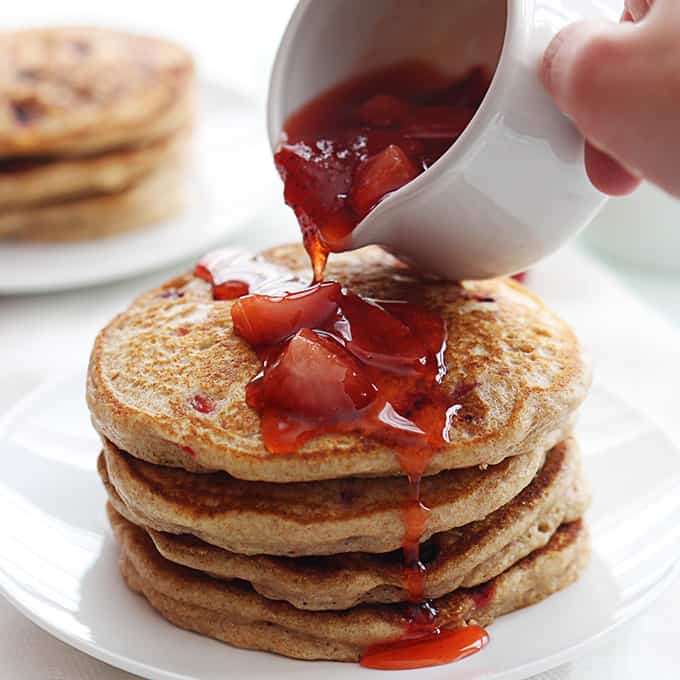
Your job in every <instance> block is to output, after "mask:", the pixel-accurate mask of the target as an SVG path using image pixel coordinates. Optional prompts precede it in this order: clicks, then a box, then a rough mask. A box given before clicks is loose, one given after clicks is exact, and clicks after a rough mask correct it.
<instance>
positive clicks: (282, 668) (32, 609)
mask: <svg viewBox="0 0 680 680" xmlns="http://www.w3.org/2000/svg"><path fill="white" fill-rule="evenodd" d="M84 385H85V378H84V375H82V374H78V375H76V376H74V377H70V378H67V379H63V380H62V381H60V382H57V383H51V384H47V385H45V386H44V387H42V388H40V389H38V390H37V391H36V392H34V393H33V394H32V395H31V396H29V397H28V398H26V399H25V400H23V401H22V402H21V403H19V404H17V405H16V407H15V408H14V409H12V411H11V412H10V413H9V414H8V415H7V416H6V417H5V418H4V419H3V420H2V421H0V446H1V450H2V461H3V465H2V467H1V468H0V517H1V518H2V522H1V523H0V590H2V591H3V592H4V594H5V595H6V597H7V598H8V599H9V600H10V601H11V602H12V603H13V604H14V605H15V606H16V607H17V608H18V609H20V610H21V611H22V612H24V613H25V614H26V615H27V616H28V617H29V618H30V619H32V620H33V621H34V622H35V623H37V624H38V625H39V626H41V627H42V628H44V629H45V630H47V631H48V632H50V633H52V634H53V635H55V636H56V637H58V638H60V639H61V640H64V641H65V642H68V643H69V644H71V645H73V646H74V647H77V648H78V649H81V650H83V651H85V652H87V653H88V654H91V655H93V656H95V657H97V658H99V659H102V660H103V661H107V662H108V663H111V664H113V665H115V666H118V667H120V668H123V669H126V670H129V671H131V672H133V673H137V674H139V675H143V676H145V677H149V678H154V679H156V678H158V679H160V678H162V679H164V680H165V679H170V678H172V679H173V680H185V679H189V678H201V680H213V679H214V680H217V679H219V680H224V678H225V677H235V678H241V677H248V678H250V679H251V680H261V679H264V678H272V677H277V678H279V680H287V679H290V680H293V679H294V680H300V679H303V680H304V679H306V678H319V677H324V678H328V679H329V680H340V679H344V678H353V677H356V676H357V675H361V676H362V677H364V676H365V677H369V675H371V673H373V674H375V676H376V677H377V674H378V673H379V672H378V671H368V670H365V669H360V668H359V667H357V666H356V665H354V664H341V663H325V662H324V663H321V662H317V663H305V662H301V661H293V660H290V659H284V658H281V657H277V656H274V655H270V654H265V653H261V652H249V651H244V650H238V649H234V648H231V647H229V646H227V645H223V644H220V643H218V642H215V641H213V640H209V639H208V638H203V637H200V636H198V635H195V634H193V633H188V632H186V631H183V630H180V629H179V628H175V627H173V626H171V625H170V624H168V623H166V622H165V621H164V620H163V619H161V617H160V616H158V615H157V614H156V613H155V612H154V611H153V610H152V609H151V608H150V607H149V606H148V605H147V604H146V601H145V600H143V599H142V598H141V597H138V596H136V595H133V594H132V593H131V592H129V591H128V590H127V589H126V588H125V586H124V585H123V582H122V580H121V578H120V577H119V574H118V570H117V563H116V546H115V544H114V542H113V539H112V537H111V532H110V529H109V527H108V525H107V522H106V518H105V514H104V502H105V494H104V491H103V489H102V486H101V484H100V481H99V479H98V477H97V474H96V472H95V462H96V457H97V452H98V442H97V437H96V436H95V435H94V433H93V431H92V429H91V427H90V424H89V419H88V414H87V410H86V408H85V404H84ZM579 429H580V432H579V437H580V440H581V442H582V445H583V449H584V452H585V455H586V466H587V472H588V475H589V477H590V480H591V482H592V486H593V493H594V504H593V507H592V510H591V512H590V517H589V522H590V526H591V529H592V533H593V545H594V555H593V560H592V563H591V566H590V567H589V568H588V570H587V572H586V573H585V574H584V576H583V578H582V579H581V580H580V581H579V582H578V583H576V584H575V585H573V586H571V587H570V588H568V589H566V590H565V591H563V592H561V593H558V594H557V595H555V596H553V597H551V598H549V599H548V600H546V601H545V602H542V603H540V604H538V605H535V606H533V607H530V608H528V609H525V610H523V611H519V612H515V613H514V614H511V615H509V616H506V617H503V618H502V619H501V620H499V621H498V622H497V623H495V624H494V625H493V626H491V627H490V634H491V644H490V645H489V646H488V647H487V648H486V649H485V650H484V651H483V652H482V653H480V654H477V655H475V656H473V657H471V658H469V659H466V660H465V661H462V662H460V663H458V664H452V665H449V666H440V667H438V668H433V669H427V670H423V671H412V672H411V675H410V676H409V677H421V676H422V677H427V678H446V679H447V680H456V679H458V678H460V679H462V678H466V679H469V678H476V679H477V680H481V679H482V678H483V679H486V680H490V679H491V678H493V679H494V680H500V679H501V678H503V679H504V680H510V679H512V678H524V677H527V676H529V675H532V674H534V673H538V672H540V671H543V670H546V669H548V668H551V667H554V666H556V665H558V664H560V663H563V662H565V661H567V660H569V659H572V658H574V657H576V656H580V655H582V654H583V653H584V651H585V649H586V648H587V647H588V646H589V645H591V644H592V643H593V642H594V641H595V640H597V639H599V638H601V637H602V636H603V634H605V633H606V632H608V631H610V630H612V629H613V628H614V627H616V626H617V625H619V624H620V623H622V622H623V621H624V620H626V619H628V618H630V617H631V616H633V615H634V614H636V613H638V612H639V611H641V610H642V609H643V608H644V607H646V606H648V605H649V604H650V603H651V602H652V601H653V600H654V598H655V597H657V596H658V595H659V594H660V593H661V591H662V590H663V589H664V588H665V587H666V585H668V584H669V582H670V581H671V580H672V578H673V577H674V576H675V572H677V567H676V566H674V565H677V558H678V556H679V555H678V553H679V551H680V540H679V538H680V524H678V522H677V516H678V512H679V511H680V493H678V492H679V490H680V457H679V456H678V452H677V451H676V450H675V449H674V448H673V447H672V446H671V444H670V442H669V441H668V439H667V438H666V437H665V436H664V434H663V433H662V432H660V431H659V430H658V429H657V428H656V427H655V426H654V425H652V424H651V423H650V422H648V421H646V420H645V419H644V418H643V417H641V416H640V414H638V413H637V412H636V411H635V410H634V409H632V408H631V407H629V406H627V405H625V404H624V403H622V402H621V401H619V400H618V399H616V398H615V397H613V396H611V395H610V394H609V393H607V392H606V391H604V390H603V389H601V388H596V389H595V390H594V391H593V394H592V395H591V397H590V398H589V400H588V402H587V405H586V407H585V409H584V413H583V416H582V419H581V425H580V428H579ZM381 677H385V676H384V675H382V676H381Z"/></svg>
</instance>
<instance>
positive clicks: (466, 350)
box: [87, 247, 589, 661]
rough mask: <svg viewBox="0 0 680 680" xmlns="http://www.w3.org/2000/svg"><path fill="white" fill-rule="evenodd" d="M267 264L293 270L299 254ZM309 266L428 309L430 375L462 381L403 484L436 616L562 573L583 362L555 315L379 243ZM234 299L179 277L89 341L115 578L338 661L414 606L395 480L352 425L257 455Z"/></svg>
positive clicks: (580, 492)
mask: <svg viewBox="0 0 680 680" xmlns="http://www.w3.org/2000/svg"><path fill="white" fill-rule="evenodd" d="M264 258H265V260H270V261H272V262H274V263H276V264H277V265H280V266H285V267H289V268H291V269H293V270H295V271H298V272H301V273H302V275H303V276H305V275H309V272H308V271H307V269H306V267H307V259H306V255H305V253H304V251H303V250H302V249H301V248H300V247H284V248H278V249H275V250H273V251H270V252H269V253H266V254H265V255H264ZM328 276H329V278H330V279H332V280H337V281H340V282H341V283H343V284H347V285H348V286H349V287H350V288H351V289H352V290H354V291H356V292H358V293H360V294H363V295H366V296H368V297H371V298H378V299H405V298H408V299H414V297H415V298H416V299H418V300H420V301H422V302H423V303H424V304H426V305H427V306H429V307H431V308H433V309H435V310H437V311H438V312H439V313H440V314H441V315H442V316H443V318H444V319H445V321H446V323H447V327H448V341H447V350H446V363H447V367H448V373H447V375H446V377H445V380H444V386H445V388H447V389H450V390H451V393H452V394H461V395H463V396H461V398H460V408H458V409H457V413H456V416H455V418H454V420H453V422H452V428H451V432H450V439H451V443H450V445H449V446H447V447H445V448H442V449H439V450H437V451H436V452H434V455H433V457H432V460H431V463H430V465H429V467H428V469H427V472H426V476H425V478H424V479H423V480H422V488H421V500H422V502H423V503H424V504H425V505H426V506H427V507H429V508H430V512H429V513H428V517H427V524H426V527H425V533H424V535H423V537H422V541H423V542H422V545H421V558H422V560H423V562H424V564H425V566H426V568H427V569H426V574H425V596H426V597H427V598H430V599H431V600H432V605H433V606H434V607H435V608H436V609H437V610H438V612H439V614H438V618H437V622H438V624H439V625H443V626H460V625H465V624H468V623H470V622H478V623H480V624H481V625H486V624H488V623H490V622H491V621H492V620H493V619H494V618H496V617H497V616H500V615H502V614H504V613H507V612H510V611H512V610H515V609H518V608H520V607H523V606H526V605H529V604H532V603H534V602H537V601H538V600H540V599H542V598H544V597H546V596H547V595H549V594H551V593H553V592H555V591H557V590H559V589H560V588H563V587H565V586H566V585H568V584H570V583H571V582H573V581H574V580H575V579H576V578H577V576H578V574H579V573H580V572H581V570H582V569H583V567H584V566H585V564H586V562H587V559H588V552H589V550H588V539H587V535H586V530H585V528H584V526H583V525H582V523H581V520H580V518H581V516H582V514H583V512H584V511H585V509H586V507H587V505H588V501H589V494H588V488H587V484H586V483H585V481H584V479H583V476H582V470H581V462H580V458H579V452H578V448H577V445H576V443H575V441H574V440H573V439H572V438H571V437H570V433H571V428H572V424H573V421H574V416H575V412H576V409H577V408H578V406H579V405H580V403H581V401H582V400H583V398H584V396H585V394H586V392H587V388H588V385H589V371H588V368H587V366H586V364H585V363H584V360H583V357H582V355H581V352H580V349H579V346H578V343H577V341H576V339H575V337H574V335H573V333H572V332H571V330H570V329H569V328H568V327H567V326H566V325H565V324H564V323H563V322H562V321H561V320H559V319H558V318H557V317H556V316H555V315H554V314H553V313H551V312H550V311H549V310H548V309H546V308H545V306H544V305H543V304H542V303H541V301H540V300H538V299H537V298H535V297H534V296H533V295H531V294H530V293H529V292H528V291H526V290H525V289H524V288H522V287H521V286H520V285H519V284H516V283H514V282H511V281H502V280H496V281H487V282H478V283H465V284H462V285H458V284H451V283H444V282H438V281H431V280H430V281H425V280H421V279H418V278H416V276H415V275H413V274H411V272H410V271H409V270H407V269H405V268H404V267H403V265H398V264H396V263H395V261H394V260H392V259H391V258H389V257H387V256H386V255H384V254H382V253H381V252H380V251H379V250H377V249H366V250H364V251H361V252H355V253H347V254H342V255H338V256H336V257H334V259H333V260H332V261H331V264H330V267H329V270H328ZM231 304H232V303H230V302H225V301H221V302H215V301H213V299H212V293H211V289H210V286H209V285H208V284H207V283H206V282H205V281H203V280H200V279H197V278H195V277H193V276H191V275H186V276H183V277H180V278H178V279H175V280H173V281H170V282H168V283H167V284H166V285H165V286H163V287H161V288H160V289H157V290H153V291H151V292H149V293H146V294H144V295H142V296H141V297H140V298H138V299H137V300H136V301H135V302H134V303H133V304H132V306H131V307H130V308H129V309H128V310H127V311H126V312H124V313H123V314H122V315H120V316H118V317H117V318H116V319H114V320H113V321H112V322H111V323H110V324H109V325H108V326H107V327H106V328H105V329H104V330H103V331H102V332H101V333H100V335H99V337H98V339H97V341H96V343H95V346H94V349H93V353H92V357H91V362H90V370H89V377H88V386H87V395H88V404H89V407H90V410H91V414H92V419H93V422H94V425H95V427H96V429H97V430H98V432H99V433H100V434H101V436H102V441H103V452H102V454H101V456H100V459H99V472H100V475H101V477H102V480H103V482H104V484H105V486H106V489H107V492H108V496H109V501H110V504H109V517H110V520H111V523H112V526H113V528H114V531H115V534H116V537H117V540H118V543H119V544H120V547H121V569H122V573H123V576H124V578H125V580H126V582H127V584H128V585H129V586H130V587H131V588H132V589H133V590H135V591H138V592H140V593H143V594H144V596H145V597H146V598H147V599H148V600H149V602H150V603H151V604H152V605H153V606H154V607H155V608H156V609H157V610H158V611H159V612H160V613H161V614H162V615H163V616H164V617H166V618H167V619H169V620H170V621H172V622H173V623H175V624H177V625H179V626H182V627H184V628H188V629H191V630H195V631H198V632H200V633H203V634H205V635H209V636H212V637H215V638H218V639H220V640H223V641H226V642H229V643H231V644H234V645H237V646H240V647H247V648H253V649H264V650H269V651H274V652H277V653H280V654H285V655H287V656H292V657H298V658H304V659H319V658H321V659H336V660H343V661H346V660H356V659H358V658H360V656H361V654H362V652H363V651H364V650H365V649H366V648H367V647H368V646H370V645H372V644H376V643H381V642H385V641H386V640H394V639H398V638H399V637H400V635H402V634H403V632H404V631H405V629H406V628H407V627H408V625H409V619H410V618H412V617H413V608H412V607H410V606H409V605H408V603H407V602H406V601H407V599H408V593H407V590H406V588H405V584H404V573H403V567H402V555H401V550H400V546H401V544H402V540H403V535H404V510H405V507H406V506H407V504H408V499H409V489H408V483H407V480H406V478H405V477H404V475H403V473H402V471H401V468H400V465H399V461H398V456H397V455H396V454H395V451H393V450H390V449H388V448H386V447H385V446H384V445H382V444H381V443H379V442H377V441H374V440H371V439H368V438H363V437H361V436H358V435H351V434H349V435H348V434H343V435H337V434H331V435H324V436H321V437H318V438H316V439H314V440H312V441H310V442H308V443H307V444H306V445H305V446H304V447H303V448H302V449H300V451H298V452H297V453H293V454H278V455H274V454H270V453H268V452H267V451H266V450H265V448H264V447H263V444H262V439H261V436H260V427H259V418H258V416H257V415H256V414H255V413H254V412H253V411H251V410H250V409H249V408H248V406H247V405H246V404H245V397H244V390H245V386H246V384H247V382H248V380H250V379H251V378H252V377H253V376H254V375H255V374H256V373H257V372H258V370H259V368H260V362H259V360H258V358H257V357H256V356H255V354H254V353H253V352H252V351H251V350H250V348H249V347H248V346H247V345H246V343H244V342H243V341H242V340H241V339H240V338H238V337H237V336H236V335H235V334H234V332H233V328H232V323H231V317H230V306H231ZM461 387H464V389H461Z"/></svg>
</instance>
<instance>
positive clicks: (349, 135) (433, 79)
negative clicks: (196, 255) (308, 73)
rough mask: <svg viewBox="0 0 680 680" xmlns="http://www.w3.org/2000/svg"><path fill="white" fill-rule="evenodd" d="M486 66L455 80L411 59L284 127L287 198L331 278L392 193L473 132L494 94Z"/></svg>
mask: <svg viewBox="0 0 680 680" xmlns="http://www.w3.org/2000/svg"><path fill="white" fill-rule="evenodd" d="M489 83H490V77H489V75H488V74H487V72H486V70H485V69H484V68H482V67H476V68H473V69H471V70H470V71H469V72H468V73H467V74H466V75H465V76H464V77H463V78H458V79H456V80H455V81H453V82H451V80H450V79H449V78H446V77H445V76H443V75H442V74H441V73H439V72H438V71H436V70H435V69H433V68H432V67H430V66H428V65H426V64H423V63H420V62H408V63H404V64H400V65H397V66H391V67H389V68H385V69H381V70H378V71H375V72H373V73H370V74H368V75H362V76H361V77H359V78H355V79H352V80H349V81H347V82H344V83H341V84H340V85H339V86H337V87H335V88H333V89H332V90H330V91H327V92H325V93H323V94H322V95H320V96H319V97H317V98H315V99H314V100H312V101H311V102H309V103H308V104H306V105H305V106H303V107H302V108H301V109H300V110H299V111H298V112H296V113H294V114H293V115H292V116H290V117H289V118H288V120H286V123H285V126H284V134H283V136H282V140H281V142H280V144H279V145H278V148H277V150H276V154H275V156H274V160H275V163H276V167H277V169H278V171H279V173H280V175H281V177H282V179H283V181H284V184H285V189H284V197H285V201H286V203H287V204H288V205H289V206H290V207H291V208H292V209H293V211H294V212H295V215H296V216H297V218H298V222H299V223H300V228H301V230H302V236H303V242H304V245H305V248H306V249H307V252H308V253H309V254H310V257H311V258H312V262H313V265H314V276H315V281H317V282H318V281H321V280H322V279H323V272H324V267H325V263H326V258H327V256H328V253H329V252H330V251H337V250H343V249H344V245H345V243H346V239H347V237H348V236H349V234H350V233H351V232H352V230H353V229H354V227H356V225H357V224H358V223H359V222H360V221H361V220H362V219H363V218H364V217H365V216H366V215H367V214H368V213H369V212H370V211H371V210H372V209H373V208H374V207H375V206H376V205H377V204H378V203H379V202H380V201H381V200H382V199H383V198H384V197H385V196H386V195H388V194H389V193H391V192H393V191H396V190H397V189H399V188H400V187H402V186H403V185H404V184H407V183H408V182H410V181H411V180H413V179H414V178H415V177H417V176H418V175H419V174H421V173H422V172H424V171H425V170H426V169H427V168H428V167H430V166H431V165H432V164H433V163H434V162H435V161H436V160H437V159H438V158H440V157H441V156H442V155H443V154H444V152H445V151H446V150H447V149H448V148H449V147H450V146H451V145H452V144H453V142H455V141H456V139H457V138H458V137H459V136H460V135H461V133H462V132H463V130H465V128H466V127H467V125H468V123H469V122H470V120H472V117H473V116H474V114H475V112H476V110H477V108H478V107H479V105H480V104H481V102H482V99H483V98H484V95H485V94H486V91H487V89H488V87H489Z"/></svg>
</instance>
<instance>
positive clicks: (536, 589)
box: [109, 508, 589, 661]
mask: <svg viewBox="0 0 680 680" xmlns="http://www.w3.org/2000/svg"><path fill="white" fill-rule="evenodd" d="M109 518H110V520H111V524H112V526H113V529H114V532H115V534H116V538H117V540H118V543H119V545H120V547H121V563H120V566H121V571H122V573H123V576H124V578H125V580H126V582H127V584H128V586H129V587H130V588H132V589H133V590H135V591H138V592H140V593H142V594H143V595H144V596H145V597H146V598H147V599H148V600H149V602H150V604H151V605H152V606H153V607H154V608H155V609H157V610H158V611H159V612H160V614H161V615H162V616H164V617H165V618H166V619H168V620H169V621H171V622H172V623H174V624H175V625H178V626H181V627H183V628H187V629H189V630H193V631H196V632H198V633H201V634H203V635H207V636H210V637H214V638H216V639H218V640H222V641H224V642H228V643H230V644H232V645H235V646H238V647H244V648H248V649H260V650H266V651H271V652H275V653H277V654H283V655H285V656H292V657H295V658H300V659H333V660H338V661H356V660H358V658H359V657H360V655H361V653H362V651H363V650H364V649H365V648H366V647H367V646H369V645H371V644H377V643H380V642H384V641H386V640H392V639H397V638H399V636H400V635H401V633H402V631H403V630H404V628H405V626H406V612H405V610H404V608H403V606H402V605H389V604H388V605H384V604H383V605H378V604H373V605H360V606H358V607H354V608H352V609H349V610H346V611H342V612H310V611H301V610H299V609H296V608H294V607H293V606H291V605H290V604H288V603H285V602H277V601H273V600H268V599H266V598H264V597H262V596H261V595H258V594H257V593H256V592H254V591H253V590H252V588H250V586H248V585H247V584H244V583H238V582H229V581H221V580H217V579H214V578H211V577H210V576H206V575H205V574H202V573H201V572H198V571H195V570H193V569H188V568H186V567H181V566H178V565H176V564H173V563H172V562H169V561H168V560H166V559H164V558H163V557H161V555H160V554H159V553H158V551H157V550H156V549H155V547H154V545H153V542H152V541H151V539H150V538H149V536H148V535H147V534H146V533H145V532H144V531H143V530H142V529H140V528H139V527H136V526H135V525H134V524H131V523H130V522H128V521H127V520H125V519H123V518H122V517H121V516H120V515H118V514H117V513H116V512H115V511H114V510H112V509H111V508H109ZM588 556H589V545H588V536H587V532H586V530H585V529H584V527H583V526H582V524H581V522H574V523H572V524H565V525H563V526H562V527H561V528H560V529H559V530H558V531H557V532H556V533H555V535H554V536H553V537H552V539H551V540H550V542H549V543H548V544H547V545H546V546H545V547H544V548H541V549H540V550H536V551H535V552H533V553H532V554H531V555H529V556H528V557H525V558H524V559H523V560H521V561H520V562H519V563H517V564H516V565H515V566H513V567H512V568H511V569H508V570H507V571H506V572H504V573H503V574H501V575H500V576H498V577H496V578H495V579H493V580H492V581H490V582H489V583H488V584H485V585H483V586H480V587H478V588H475V589H471V590H468V589H459V590H456V591H454V592H453V593H450V594H449V595H445V596H444V597H441V598H439V599H438V600H436V601H435V602H434V605H435V606H436V607H437V609H438V610H439V619H438V620H439V622H440V625H444V626H462V625H467V624H469V623H473V622H475V623H479V624H481V625H488V624H489V623H491V622H492V621H493V620H494V619H495V618H497V617H499V616H502V615H503V614H506V613H508V612H511V611H514V610H516V609H520V608H522V607H526V606H528V605H530V604H533V603H535V602H538V601H540V600H542V599H543V598H545V597H547V596H548V595H550V594H552V593H554V592H555V591H557V590H560V589H561V588H564V587H566V586H567V585H569V584H570V583H572V582H573V581H574V580H576V578H577V577H578V575H579V574H580V572H581V571H582V570H583V568H584V567H585V565H586V564H587V561H588Z"/></svg>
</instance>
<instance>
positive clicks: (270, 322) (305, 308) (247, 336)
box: [231, 282, 341, 346]
mask: <svg viewBox="0 0 680 680" xmlns="http://www.w3.org/2000/svg"><path fill="white" fill-rule="evenodd" d="M340 295H341V292H340V286H339V285H338V284H337V283H332V282H328V283H320V284H317V285H315V286H312V287H311V288H307V289H305V290H302V291H300V292H297V293H289V294H288V295H286V296H285V297H272V296H269V295H247V296H245V297H242V298H239V299H238V300H237V301H236V302H235V303H234V305H233V306H232V308H231V319H232V321H233V322H234V330H235V331H236V333H237V334H238V335H240V336H241V337H242V338H243V339H244V340H246V342H248V343H249V344H250V345H254V346H258V345H270V344H273V343H276V342H280V341H281V340H285V339H286V338H288V337H290V336H291V335H293V334H294V333H296V332H297V331H299V330H300V329H301V328H315V327H318V326H320V325H321V324H323V323H324V321H326V320H327V319H328V318H329V317H330V316H331V315H333V314H334V313H335V312H336V311H337V309H338V301H339V299H340Z"/></svg>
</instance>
